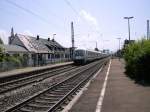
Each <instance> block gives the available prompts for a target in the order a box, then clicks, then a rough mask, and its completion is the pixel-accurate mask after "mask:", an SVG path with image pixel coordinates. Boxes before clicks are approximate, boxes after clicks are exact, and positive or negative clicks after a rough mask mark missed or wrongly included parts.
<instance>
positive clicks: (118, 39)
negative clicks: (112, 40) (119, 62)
mask: <svg viewBox="0 0 150 112" xmlns="http://www.w3.org/2000/svg"><path fill="white" fill-rule="evenodd" d="M117 39H118V42H119V47H118V55H119V57H120V55H121V54H120V40H121V38H117Z"/></svg>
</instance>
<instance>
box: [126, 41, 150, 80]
mask: <svg viewBox="0 0 150 112" xmlns="http://www.w3.org/2000/svg"><path fill="white" fill-rule="evenodd" d="M124 59H125V61H126V73H127V75H128V76H130V77H131V78H133V79H135V80H136V81H146V82H150V40H140V41H137V42H135V43H132V44H129V45H128V46H127V47H126V48H125V50H124Z"/></svg>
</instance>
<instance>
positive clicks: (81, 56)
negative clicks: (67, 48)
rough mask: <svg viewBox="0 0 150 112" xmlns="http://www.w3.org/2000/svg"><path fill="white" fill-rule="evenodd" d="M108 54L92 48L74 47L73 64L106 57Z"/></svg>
mask: <svg viewBox="0 0 150 112" xmlns="http://www.w3.org/2000/svg"><path fill="white" fill-rule="evenodd" d="M107 56H108V54H106V53H102V52H99V51H93V50H83V49H76V50H75V52H74V59H73V61H74V63H75V64H86V63H88V62H91V61H94V60H98V59H101V58H105V57H107Z"/></svg>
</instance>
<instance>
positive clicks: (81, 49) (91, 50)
mask: <svg viewBox="0 0 150 112" xmlns="http://www.w3.org/2000/svg"><path fill="white" fill-rule="evenodd" d="M78 50H82V51H90V52H95V53H102V52H101V51H95V50H90V49H76V50H75V51H78Z"/></svg>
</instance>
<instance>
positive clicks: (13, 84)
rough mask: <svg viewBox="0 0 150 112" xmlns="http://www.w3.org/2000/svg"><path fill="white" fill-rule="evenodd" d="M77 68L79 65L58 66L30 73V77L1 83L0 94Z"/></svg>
mask: <svg viewBox="0 0 150 112" xmlns="http://www.w3.org/2000/svg"><path fill="white" fill-rule="evenodd" d="M75 68H77V66H74V65H68V66H64V67H60V68H57V69H53V70H48V71H45V72H43V73H39V74H34V75H29V76H28V77H23V78H19V79H15V80H12V81H8V82H5V83H1V84H0V94H2V93H6V92H9V91H12V90H15V89H17V88H20V87H24V86H26V85H29V84H33V83H38V82H41V81H42V80H45V79H47V78H50V77H53V76H56V75H59V74H61V73H63V72H66V71H70V70H72V69H75Z"/></svg>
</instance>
